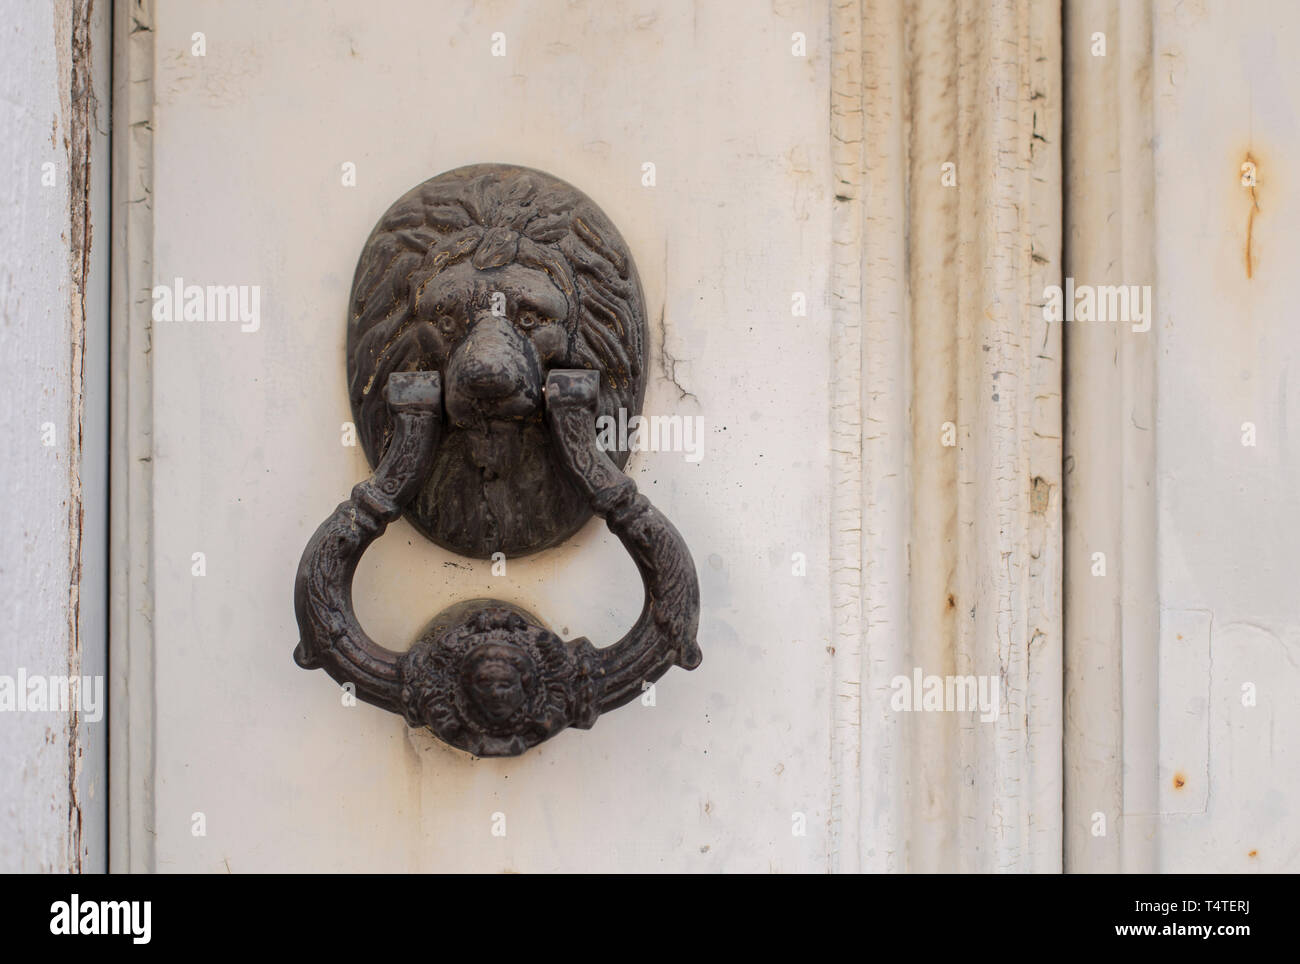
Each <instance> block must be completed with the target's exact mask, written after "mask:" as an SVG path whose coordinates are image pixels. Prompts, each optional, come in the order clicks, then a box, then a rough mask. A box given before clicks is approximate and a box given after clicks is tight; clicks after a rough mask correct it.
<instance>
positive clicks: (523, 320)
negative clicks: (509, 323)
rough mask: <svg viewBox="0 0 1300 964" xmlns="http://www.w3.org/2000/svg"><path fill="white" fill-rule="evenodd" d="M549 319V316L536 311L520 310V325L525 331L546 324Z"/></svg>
mask: <svg viewBox="0 0 1300 964" xmlns="http://www.w3.org/2000/svg"><path fill="white" fill-rule="evenodd" d="M549 320H550V319H549V318H546V317H544V316H543V315H541V314H539V313H538V312H536V311H521V312H519V318H518V325H519V327H520V328H522V329H523V330H524V331H532V330H533V329H534V328H536V327H538V326H539V325H544V324H546V323H547V322H548V321H549Z"/></svg>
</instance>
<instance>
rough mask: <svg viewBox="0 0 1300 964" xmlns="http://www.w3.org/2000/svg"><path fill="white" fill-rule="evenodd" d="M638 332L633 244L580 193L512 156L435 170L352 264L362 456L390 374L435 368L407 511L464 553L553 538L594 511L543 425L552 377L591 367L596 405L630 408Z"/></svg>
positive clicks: (383, 429) (640, 346)
mask: <svg viewBox="0 0 1300 964" xmlns="http://www.w3.org/2000/svg"><path fill="white" fill-rule="evenodd" d="M645 341H646V336H645V304H644V299H643V296H642V293H641V284H640V281H639V280H638V278H637V274H636V268H635V266H634V265H633V263H632V258H631V255H630V254H629V253H628V251H627V248H626V245H625V244H624V243H623V239H622V238H621V237H620V236H619V234H618V231H617V230H616V229H615V228H614V226H613V225H612V224H611V223H610V222H609V220H608V218H606V217H605V215H604V214H603V213H602V212H601V210H600V209H599V208H598V207H596V205H595V204H594V203H592V201H591V200H590V199H589V198H587V197H586V195H584V194H582V193H581V192H580V191H578V190H577V189H575V188H574V187H572V186H571V185H569V184H566V183H564V182H563V181H560V180H558V179H557V178H554V177H551V176H550V175H549V174H544V173H542V172H540V171H534V170H530V169H528V168H522V167H513V166H510V165H503V164H477V165H472V166H470V167H464V168H458V169H457V170H454V171H449V172H447V173H445V174H440V175H438V176H437V177H434V178H431V179H429V180H428V181H425V182H424V183H423V184H421V185H419V186H418V187H416V188H414V189H413V190H411V191H408V192H407V193H406V194H405V195H403V196H402V197H401V198H399V199H398V201H397V202H396V203H395V204H393V206H392V207H391V208H389V210H388V212H387V213H386V214H385V215H384V216H383V218H381V219H380V221H379V224H378V225H376V227H375V230H374V231H373V232H372V233H371V236H370V239H369V240H368V241H367V242H366V247H365V250H364V251H363V252H362V254H361V259H360V260H359V261H358V263H357V272H356V276H355V278H354V279H353V283H352V310H351V316H350V318H349V322H348V375H349V382H350V386H351V389H350V391H351V397H352V408H353V412H354V415H355V417H356V424H357V430H358V434H359V435H360V437H361V442H362V445H363V446H364V448H365V451H366V456H367V457H368V458H369V459H370V462H371V464H372V465H375V464H377V463H378V461H379V459H380V458H381V457H382V455H383V452H384V448H385V446H386V445H387V444H388V439H389V438H390V437H391V433H392V423H391V418H390V415H389V413H388V410H387V406H386V405H385V404H384V401H383V388H384V385H385V383H386V381H387V379H388V376H389V375H390V374H391V373H393V372H395V371H430V370H432V371H438V372H440V373H441V374H442V389H443V408H444V411H445V413H446V424H445V425H444V431H443V440H442V443H441V444H440V446H439V448H438V453H437V455H436V457H435V461H434V467H433V470H432V471H431V472H430V475H429V477H428V479H427V480H426V482H425V484H424V486H423V487H422V489H421V490H420V492H419V494H418V495H417V496H416V498H415V499H413V500H412V501H411V503H410V504H409V505H408V507H407V512H406V515H407V518H408V519H410V521H411V522H412V523H414V524H415V526H416V527H417V528H419V529H420V530H421V531H422V532H424V533H425V534H426V535H427V536H429V537H430V538H431V539H433V541H434V542H437V543H438V544H439V545H442V546H445V547H446V548H448V549H451V550H453V551H455V552H458V553H460V554H462V555H467V556H475V557H478V558H488V557H490V556H491V555H492V554H493V553H496V552H504V553H505V554H506V555H508V556H519V555H525V554H527V553H530V552H535V551H537V550H539V549H544V548H547V547H548V546H552V545H555V544H557V543H559V542H562V541H563V540H564V539H566V538H568V537H569V536H570V535H572V534H573V533H574V532H576V531H577V530H578V528H579V527H580V526H581V525H582V524H583V523H585V522H586V521H587V520H588V519H589V518H590V517H591V509H590V506H589V505H588V503H587V501H586V499H584V498H583V497H582V494H581V493H580V492H578V490H577V488H576V487H575V486H574V484H573V483H572V482H571V481H570V480H569V478H568V475H567V473H566V472H565V471H564V470H563V468H562V467H561V465H560V463H559V460H558V458H557V456H556V453H555V452H554V450H553V447H552V445H551V441H550V437H549V433H548V430H547V429H546V427H545V425H544V423H543V418H542V414H543V413H542V401H543V399H542V386H543V385H545V383H546V375H547V373H548V372H549V371H550V370H551V369H553V368H584V369H592V370H596V371H599V372H600V373H601V375H602V378H601V396H600V404H599V414H601V415H610V416H613V417H618V414H619V410H620V409H622V410H624V411H625V412H626V416H627V418H631V417H632V416H633V415H635V414H637V413H639V411H640V408H641V399H642V397H643V395H644V390H645V379H644V345H645ZM610 455H611V457H612V458H613V460H614V462H615V463H616V464H617V465H618V466H619V467H620V468H622V466H623V465H624V464H626V462H627V453H626V452H611V453H610Z"/></svg>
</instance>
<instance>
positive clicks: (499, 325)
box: [412, 261, 572, 431]
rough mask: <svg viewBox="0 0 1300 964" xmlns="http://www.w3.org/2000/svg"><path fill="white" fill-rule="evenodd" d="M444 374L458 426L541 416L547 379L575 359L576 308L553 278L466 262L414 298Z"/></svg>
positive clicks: (416, 292)
mask: <svg viewBox="0 0 1300 964" xmlns="http://www.w3.org/2000/svg"><path fill="white" fill-rule="evenodd" d="M412 298H413V299H414V301H415V305H414V307H413V311H412V314H413V316H414V317H415V318H416V319H417V320H418V323H420V324H423V325H427V326H428V328H429V339H428V343H429V346H430V361H431V362H432V364H433V365H434V366H435V367H437V368H438V369H439V370H440V371H441V372H442V374H443V404H444V406H445V409H446V412H447V416H448V419H449V421H450V424H451V426H453V427H455V428H457V429H465V430H469V431H476V430H478V431H481V430H483V429H484V427H485V426H484V423H485V422H488V421H494V420H517V419H527V418H532V417H534V416H537V415H538V414H539V413H540V411H541V404H542V386H543V385H544V384H545V383H546V375H547V373H548V372H549V371H550V370H551V369H552V368H555V367H559V366H562V365H564V364H566V363H567V360H568V358H569V357H570V346H571V343H572V340H571V337H570V325H569V304H568V301H567V300H566V299H565V297H564V295H563V293H562V292H561V291H560V289H559V288H557V287H556V286H555V284H554V283H553V282H552V281H551V280H550V278H549V277H548V276H547V275H546V273H545V272H542V271H539V270H537V269H535V268H527V267H524V266H522V265H517V264H510V265H504V266H502V267H499V268H486V269H480V268H476V267H474V265H473V264H472V263H470V262H468V261H464V262H461V263H460V264H457V265H454V266H452V267H451V268H448V269H447V270H446V271H443V272H442V273H441V274H439V275H436V276H435V277H433V278H431V279H430V280H429V281H428V282H426V283H425V284H423V285H421V286H420V287H419V288H416V289H414V290H413V291H412Z"/></svg>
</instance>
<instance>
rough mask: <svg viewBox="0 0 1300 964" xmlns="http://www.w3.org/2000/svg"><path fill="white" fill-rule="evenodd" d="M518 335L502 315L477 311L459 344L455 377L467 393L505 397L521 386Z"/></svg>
mask: <svg viewBox="0 0 1300 964" xmlns="http://www.w3.org/2000/svg"><path fill="white" fill-rule="evenodd" d="M516 340H517V336H515V333H514V330H513V329H512V328H511V327H510V325H509V324H508V322H506V320H505V319H504V318H497V317H495V316H494V315H491V314H484V315H480V316H479V319H478V320H477V321H476V322H475V324H474V327H473V328H472V329H471V330H470V333H469V336H468V337H467V338H466V339H465V341H464V343H462V345H461V346H460V350H459V351H457V354H458V355H460V358H461V365H460V366H459V367H460V371H459V372H458V373H457V374H458V376H459V377H458V379H457V381H459V382H460V387H461V389H462V390H463V391H464V392H465V393H466V394H468V395H472V396H473V397H475V398H481V399H485V400H486V399H496V398H505V397H507V396H509V395H513V394H514V393H515V392H518V391H520V390H521V389H522V388H523V382H524V372H523V369H522V366H521V365H520V362H521V361H522V358H521V352H520V349H519V346H518V345H516V344H515V341H516Z"/></svg>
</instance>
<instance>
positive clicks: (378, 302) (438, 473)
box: [294, 164, 700, 756]
mask: <svg viewBox="0 0 1300 964" xmlns="http://www.w3.org/2000/svg"><path fill="white" fill-rule="evenodd" d="M347 332H348V336H347V354H348V384H349V391H350V395H351V401H352V412H353V417H354V419H355V422H356V425H357V431H358V435H359V437H360V439H361V443H362V446H363V448H364V449H365V452H366V457H367V458H368V459H369V461H370V464H371V466H372V467H373V470H374V474H373V475H372V476H371V477H370V478H369V479H367V480H366V481H364V482H361V483H360V484H358V485H357V486H356V487H355V488H353V490H352V495H351V497H350V498H349V499H347V500H346V501H345V502H343V503H342V504H341V505H339V506H338V508H336V509H335V510H334V512H333V514H332V515H330V517H329V518H328V519H326V520H325V522H324V523H323V524H322V525H321V526H320V528H319V529H317V530H316V534H315V535H314V536H313V537H312V539H311V541H310V542H309V543H308V545H307V548H306V550H305V551H304V552H303V556H302V561H301V562H300V563H299V565H298V577H297V580H296V583H295V586H294V607H295V609H296V612H297V616H298V631H299V633H300V636H301V638H300V640H299V642H298V646H297V648H296V649H295V650H294V659H295V660H296V662H297V663H298V665H299V666H302V667H304V668H306V669H317V668H319V669H324V670H325V672H326V673H328V674H329V675H330V676H331V677H333V678H334V679H335V680H336V681H338V682H339V683H351V684H353V685H354V686H355V688H356V695H357V696H358V697H359V698H360V699H363V700H366V701H367V702H369V703H373V704H374V705H376V706H381V707H383V708H384V709H387V710H391V711H392V712H394V713H400V714H401V715H402V716H403V717H404V718H405V719H406V722H407V723H408V724H410V725H411V726H427V727H428V728H429V729H430V730H431V731H432V732H433V733H434V734H435V735H436V736H437V737H438V738H439V739H441V740H443V741H444V742H446V743H449V744H451V745H452V746H455V747H459V748H460V749H462V750H466V751H468V752H470V753H472V754H474V755H476V756H515V755H518V754H520V753H522V752H524V751H525V750H527V749H528V748H529V747H531V746H535V745H536V744H538V743H540V742H542V741H543V740H545V739H547V738H549V737H552V736H554V735H555V734H556V733H558V732H560V731H561V730H563V729H565V728H566V727H569V726H574V727H579V728H581V729H588V728H590V727H591V726H592V724H593V723H595V721H596V717H598V716H599V715H600V714H601V713H604V712H606V711H607V710H612V709H614V708H616V707H619V706H622V705H623V704H624V703H627V702H628V701H629V700H632V699H634V698H635V697H637V696H639V695H640V694H641V692H642V690H643V689H644V687H645V685H646V684H648V683H652V682H654V681H655V680H657V679H658V678H659V677H660V676H662V675H663V674H664V673H665V672H667V670H668V668H669V667H671V666H673V665H677V666H681V667H683V668H685V669H694V668H695V667H696V666H698V665H699V662H700V649H699V646H698V645H697V643H696V640H695V634H696V628H697V625H698V623H699V612H700V590H699V582H698V580H697V579H696V575H695V565H694V563H693V562H692V561H691V556H690V552H689V551H688V550H687V548H686V544H685V542H684V541H683V540H682V537H681V535H680V534H679V533H678V532H677V530H676V529H675V528H674V527H673V525H672V523H670V522H669V521H668V520H667V519H666V518H665V517H664V516H663V515H662V514H661V513H660V512H659V511H658V510H657V509H656V508H655V507H654V506H653V505H651V504H650V502H649V500H647V499H646V497H645V496H644V495H641V494H639V493H638V492H637V489H636V485H635V484H634V483H633V482H632V480H631V479H629V478H628V477H627V476H626V475H624V474H623V472H622V468H623V466H624V465H625V464H626V462H627V456H628V453H627V452H625V451H614V452H606V451H604V450H602V448H601V447H600V446H599V445H598V444H597V435H596V423H597V418H598V417H599V416H601V415H609V416H613V417H617V415H618V411H619V409H620V408H621V409H624V410H625V411H626V414H627V416H628V417H629V418H630V417H631V416H632V415H634V414H639V412H640V409H641V402H642V398H643V396H644V391H645V343H646V323H645V304H644V298H643V295H642V293H641V283H640V280H639V278H638V277H637V273H636V266H635V265H634V264H633V262H632V256H631V253H630V252H629V251H628V249H627V246H626V244H625V243H624V241H623V239H622V237H621V236H620V235H619V233H618V231H617V230H616V229H615V228H614V226H613V224H612V223H610V221H609V219H608V218H606V217H605V215H604V213H603V212H601V210H600V209H599V208H598V207H596V205H595V204H594V203H593V202H592V201H591V200H590V199H589V198H588V197H587V196H586V195H584V194H582V193H581V192H580V191H578V190H577V189H576V188H574V187H572V186H571V185H569V184H566V183H565V182H563V181H561V180H559V179H558V178H554V177H552V176H550V175H548V174H544V173H542V172H541V171H535V170H531V169H528V168H522V167H514V166H511V165H505V164H476V165H471V166H469V167H462V168H458V169H456V170H454V171H448V172H447V173H444V174H440V175H438V176H437V177H434V178H431V179H429V180H428V181H425V182H424V183H423V184H421V185H419V186H418V187H416V188H414V189H413V190H411V191H409V192H407V193H406V194H405V195H403V196H402V197H401V198H400V199H399V200H398V201H397V202H396V203H395V204H393V206H392V207H390V208H389V209H388V211H387V212H386V213H385V214H384V216H383V217H382V218H381V219H380V221H379V223H378V224H377V225H376V226H375V229H374V231H372V232H371V234H370V238H369V239H368V240H367V241H366V245H365V248H364V249H363V251H362V253H361V259H360V261H359V262H358V264H357V270H356V274H355V276H354V278H353V282H352V294H351V299H350V303H349V312H348V328H347ZM403 513H405V515H406V517H407V519H408V520H409V521H410V522H411V523H412V524H413V525H414V526H415V527H416V528H417V529H418V530H419V531H420V532H422V533H423V534H424V535H426V536H427V537H428V538H430V539H431V540H433V541H434V542H436V543H437V544H438V545H440V546H443V547H445V548H447V549H450V550H452V551H454V552H457V553H459V554H461V555H466V556H472V557H475V558H480V559H486V558H489V557H491V555H492V554H493V553H495V552H503V553H505V554H506V555H507V556H520V555H524V554H527V553H532V552H537V551H539V550H541V549H546V548H548V547H551V546H555V545H557V544H559V543H561V542H563V541H564V540H565V539H567V538H568V537H569V536H571V535H572V534H573V533H574V532H576V531H577V530H578V529H579V528H580V527H581V526H582V525H583V524H584V523H585V522H586V521H587V520H588V519H590V518H591V515H592V514H593V513H595V514H597V515H599V516H601V517H602V518H603V519H604V520H605V521H606V524H607V525H608V526H609V529H610V531H611V532H613V533H614V534H615V535H616V536H617V537H618V538H619V540H620V541H621V542H622V543H623V545H624V547H626V549H627V550H628V552H629V553H630V554H631V556H632V558H633V560H634V561H635V562H636V566H637V569H638V570H639V571H640V573H641V579H642V582H643V584H644V587H645V605H644V607H643V608H642V611H641V615H640V618H639V619H637V621H636V624H635V625H634V626H633V627H632V629H631V630H629V632H628V633H627V635H625V636H624V637H623V638H622V639H620V640H619V641H618V642H616V643H614V644H613V645H610V646H607V647H600V648H598V647H596V646H593V645H592V644H591V643H590V642H589V641H588V640H587V639H585V638H578V639H574V640H568V641H564V640H561V639H560V638H559V637H558V636H556V635H555V634H554V633H552V632H551V631H550V630H549V629H547V628H546V627H545V625H544V624H543V623H542V622H541V621H540V620H539V619H537V617H535V616H534V615H532V614H531V613H529V612H526V611H525V610H523V609H520V608H519V607H517V606H513V605H510V604H508V603H504V602H499V601H496V600H492V599H473V600H468V601H465V602H461V603H457V604H455V605H453V606H450V607H449V608H446V609H444V610H443V611H442V612H441V613H439V614H438V615H437V616H435V617H434V618H433V620H432V621H431V622H430V623H429V624H428V625H427V626H426V627H425V629H424V630H423V631H422V632H421V633H420V635H419V637H418V638H417V639H416V641H415V643H414V644H413V645H412V646H411V648H410V649H409V650H408V651H407V652H405V653H399V652H395V651H392V650H389V649H386V648H384V647H383V646H381V645H379V644H378V643H376V642H374V641H373V640H372V639H371V638H370V637H369V636H367V635H366V633H365V631H364V630H363V629H362V628H361V626H360V624H359V623H358V621H357V617H356V614H355V612H354V611H353V608H352V577H353V575H354V573H355V572H356V568H357V563H358V561H359V560H360V558H361V554H362V553H363V552H365V550H366V548H367V547H368V546H369V545H370V544H371V543H372V542H374V541H375V540H376V539H377V538H379V536H381V535H382V534H383V532H384V530H385V529H386V528H387V526H388V524H389V523H390V522H392V521H393V520H394V519H396V518H397V517H398V516H399V515H401V514H403Z"/></svg>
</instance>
